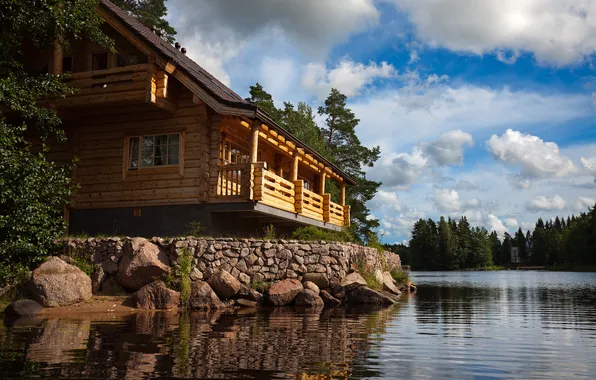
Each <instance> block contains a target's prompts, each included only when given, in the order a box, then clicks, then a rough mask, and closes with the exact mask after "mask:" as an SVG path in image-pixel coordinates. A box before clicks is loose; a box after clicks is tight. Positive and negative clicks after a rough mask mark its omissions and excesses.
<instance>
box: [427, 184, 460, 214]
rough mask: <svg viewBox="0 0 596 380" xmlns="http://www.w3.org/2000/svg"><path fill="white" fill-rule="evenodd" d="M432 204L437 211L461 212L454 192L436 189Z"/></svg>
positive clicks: (457, 196) (457, 195)
mask: <svg viewBox="0 0 596 380" xmlns="http://www.w3.org/2000/svg"><path fill="white" fill-rule="evenodd" d="M434 202H435V206H436V207H437V209H438V210H439V211H443V212H451V211H456V212H459V211H460V210H461V201H460V200H459V194H458V193H457V191H455V190H449V189H436V190H435V199H434Z"/></svg>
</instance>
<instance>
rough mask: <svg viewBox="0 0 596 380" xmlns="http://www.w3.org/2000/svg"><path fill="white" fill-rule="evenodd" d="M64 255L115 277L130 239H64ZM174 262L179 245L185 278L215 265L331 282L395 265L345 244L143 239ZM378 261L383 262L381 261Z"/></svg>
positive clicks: (238, 272) (387, 256)
mask: <svg viewBox="0 0 596 380" xmlns="http://www.w3.org/2000/svg"><path fill="white" fill-rule="evenodd" d="M62 242H64V243H65V250H66V252H65V253H66V254H67V255H73V254H77V255H79V256H80V255H84V256H87V257H90V258H91V259H92V261H93V262H94V263H96V264H99V265H100V266H101V267H102V268H103V270H104V272H105V273H106V274H108V275H111V276H113V275H115V274H116V272H117V271H118V263H119V262H120V259H121V258H122V254H123V248H124V246H125V245H126V244H130V242H131V238H118V237H113V238H88V239H74V238H73V239H65V240H63V241H62ZM149 242H151V243H152V244H155V245H157V246H158V247H159V248H160V250H162V251H163V252H165V253H166V254H167V255H168V257H169V258H170V261H171V262H175V261H176V259H177V257H178V255H179V254H180V253H181V252H182V250H184V249H188V250H190V251H191V252H192V253H193V256H194V259H193V262H192V264H193V265H192V272H191V278H192V279H193V280H200V279H203V278H206V277H209V276H210V274H211V273H212V272H214V271H216V270H218V269H223V270H225V271H227V272H229V273H231V274H232V275H233V276H234V277H236V278H237V279H238V280H240V281H241V282H243V283H245V284H249V283H251V282H268V281H275V280H280V279H285V278H298V279H300V280H301V279H302V277H303V276H304V275H305V274H307V273H324V274H326V275H327V278H328V279H329V282H330V283H332V284H333V283H337V282H338V281H339V280H340V279H342V278H343V277H345V276H346V274H347V273H348V272H349V270H350V268H354V266H356V265H357V264H358V263H362V262H364V263H366V266H367V267H369V268H379V269H382V268H383V267H385V269H388V270H391V269H394V268H398V269H401V262H400V258H399V256H398V255H397V254H394V253H392V252H387V251H385V252H384V253H383V254H379V252H378V251H377V250H376V249H374V248H369V247H363V246H360V245H357V244H351V243H338V242H324V241H321V242H309V241H296V240H272V241H269V240H258V239H234V238H219V239H216V238H194V237H185V238H173V239H161V238H155V237H154V238H152V239H150V240H149ZM383 262H384V263H383Z"/></svg>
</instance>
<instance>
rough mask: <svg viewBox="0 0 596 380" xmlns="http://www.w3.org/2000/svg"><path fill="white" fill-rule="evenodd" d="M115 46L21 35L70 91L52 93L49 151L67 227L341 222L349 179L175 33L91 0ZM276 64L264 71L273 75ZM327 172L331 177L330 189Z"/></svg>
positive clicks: (33, 59)
mask: <svg viewBox="0 0 596 380" xmlns="http://www.w3.org/2000/svg"><path fill="white" fill-rule="evenodd" d="M98 12H99V14H100V16H101V17H102V18H103V19H104V20H105V23H104V25H103V28H104V32H105V33H106V34H107V35H108V36H110V37H111V38H112V39H113V40H114V42H115V51H109V50H108V49H106V48H104V47H102V46H99V45H95V44H93V43H90V42H87V41H72V42H71V43H70V44H68V50H67V49H66V48H65V47H63V46H62V45H61V44H59V43H56V44H55V46H54V49H53V51H39V50H37V49H35V48H33V47H32V46H24V47H23V49H24V52H25V57H26V62H25V67H26V69H27V70H30V71H43V70H47V71H49V72H51V73H53V74H56V75H60V74H68V75H67V76H65V81H67V83H69V84H70V85H71V86H72V87H74V88H76V89H77V91H76V92H75V94H73V95H69V96H67V97H65V98H60V99H53V100H51V104H52V106H53V107H55V108H56V109H57V111H58V113H59V115H60V117H62V119H63V124H64V129H65V131H66V133H67V136H68V140H67V142H66V143H64V144H60V145H58V144H53V145H51V150H50V153H49V155H50V159H51V160H53V161H54V162H56V163H62V162H64V163H70V162H72V160H73V158H75V157H76V158H77V160H78V163H77V165H76V166H75V168H74V169H73V170H72V178H73V181H74V182H75V183H77V184H78V189H77V190H76V192H75V193H74V194H73V195H72V198H71V200H70V202H69V203H68V205H67V207H65V218H66V220H67V222H68V223H67V224H68V231H69V233H70V234H83V233H85V234H90V235H96V234H115V235H137V236H176V235H180V234H184V233H186V231H187V228H188V225H189V224H190V223H193V222H194V223H196V222H198V223H199V224H200V226H201V227H202V230H203V231H204V232H205V233H210V234H215V235H218V234H219V235H247V234H248V235H259V234H262V233H263V229H264V228H265V226H269V225H273V226H274V227H275V228H276V230H278V231H290V230H292V229H295V228H297V227H299V226H304V225H313V226H317V227H320V228H325V229H331V230H340V229H341V228H343V227H345V226H348V225H349V224H350V207H349V206H348V205H346V197H345V192H346V186H347V185H354V184H355V180H354V179H353V178H352V177H350V176H349V175H347V174H346V173H344V172H343V171H342V170H340V169H339V168H338V167H336V166H335V165H334V164H333V163H331V162H329V161H328V160H326V159H325V158H324V157H322V156H321V155H320V154H318V153H317V152H316V151H314V150H313V149H311V148H309V147H308V146H307V145H306V144H304V143H302V142H301V141H299V140H298V139H297V138H295V137H294V136H292V135H291V134H290V133H288V132H287V131H286V130H284V128H282V127H281V126H279V125H278V124H276V123H275V122H274V121H273V120H272V119H271V117H270V116H269V115H267V114H266V113H265V112H263V110H261V109H259V108H258V107H257V106H256V105H254V104H252V103H250V102H248V101H246V100H244V99H243V98H242V97H240V96H239V95H237V94H236V93H235V92H234V91H232V90H231V89H229V88H228V87H226V86H225V85H224V84H222V83H221V82H220V81H218V80H217V79H216V78H215V77H213V76H212V75H210V74H209V73H208V72H207V71H205V70H204V69H203V68H201V67H200V66H199V65H198V64H196V63H195V62H194V61H192V60H191V59H190V58H189V57H187V56H186V54H185V53H186V51H185V49H183V48H182V49H181V48H180V45H179V44H175V45H174V46H172V44H170V43H168V42H167V41H165V40H164V39H163V38H161V37H160V36H159V35H158V34H156V33H155V32H154V31H153V30H150V29H149V28H147V27H145V26H144V25H142V24H141V23H140V22H139V21H137V20H136V19H135V18H134V17H131V16H130V15H128V14H127V13H126V12H124V11H122V10H121V9H120V8H118V7H117V6H115V5H114V4H112V3H111V2H109V1H107V0H101V1H100V4H99V6H98ZM272 75H274V74H272ZM327 181H336V182H337V183H338V184H339V189H340V196H339V199H336V200H337V201H338V202H337V203H336V202H333V201H332V200H331V196H330V194H328V193H326V191H325V183H326V182H327Z"/></svg>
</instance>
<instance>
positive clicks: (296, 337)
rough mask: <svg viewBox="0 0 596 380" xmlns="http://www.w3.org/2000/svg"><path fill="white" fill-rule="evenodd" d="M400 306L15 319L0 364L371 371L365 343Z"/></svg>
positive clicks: (319, 374)
mask: <svg viewBox="0 0 596 380" xmlns="http://www.w3.org/2000/svg"><path fill="white" fill-rule="evenodd" d="M398 313H399V305H397V306H395V307H392V308H390V309H384V310H370V309H367V310H358V309H348V310H345V309H335V310H325V311H323V312H316V313H310V312H308V311H304V310H292V309H290V308H274V309H266V310H264V311H259V312H256V310H252V311H242V310H241V311H239V312H233V313H230V312H224V313H218V314H203V313H186V314H177V313H165V312H143V313H137V314H133V315H126V316H121V317H119V318H117V319H116V320H114V317H113V316H111V317H110V318H108V320H101V318H100V316H77V317H73V318H55V319H46V320H41V319H28V320H19V321H17V322H16V324H14V325H12V326H10V327H5V328H4V329H3V330H0V345H1V347H2V349H1V350H0V371H1V373H3V374H7V376H8V378H11V377H13V378H21V377H22V376H42V377H59V378H71V379H75V378H76V379H79V378H107V379H146V378H161V377H168V378H172V377H173V378H247V379H248V378H255V379H257V378H258V379H277V378H287V377H288V376H292V377H296V378H298V379H313V378H348V377H353V376H356V377H362V376H366V377H368V376H378V375H379V373H378V372H377V371H375V370H372V369H371V368H370V366H368V365H367V364H366V363H367V360H368V354H369V352H370V346H371V344H375V339H377V340H378V338H379V337H380V336H382V335H383V334H385V333H386V331H385V326H386V324H387V322H388V321H390V320H394V319H395V318H397V315H398ZM375 337H376V338H375ZM8 347H10V349H6V348H8ZM354 363H359V365H358V366H357V367H359V368H361V369H359V370H358V371H357V373H354V371H353V366H354Z"/></svg>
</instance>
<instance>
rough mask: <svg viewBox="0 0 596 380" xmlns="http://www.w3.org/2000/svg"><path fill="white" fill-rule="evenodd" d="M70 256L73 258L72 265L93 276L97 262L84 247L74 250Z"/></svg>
mask: <svg viewBox="0 0 596 380" xmlns="http://www.w3.org/2000/svg"><path fill="white" fill-rule="evenodd" d="M69 257H70V259H71V260H72V265H74V266H76V267H77V268H79V269H80V270H82V271H83V272H85V274H86V275H87V276H91V275H92V274H93V272H95V268H97V264H95V263H94V262H93V259H92V254H91V253H89V252H86V251H85V250H83V249H80V248H79V249H75V250H73V251H72V252H71V253H70V255H69Z"/></svg>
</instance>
